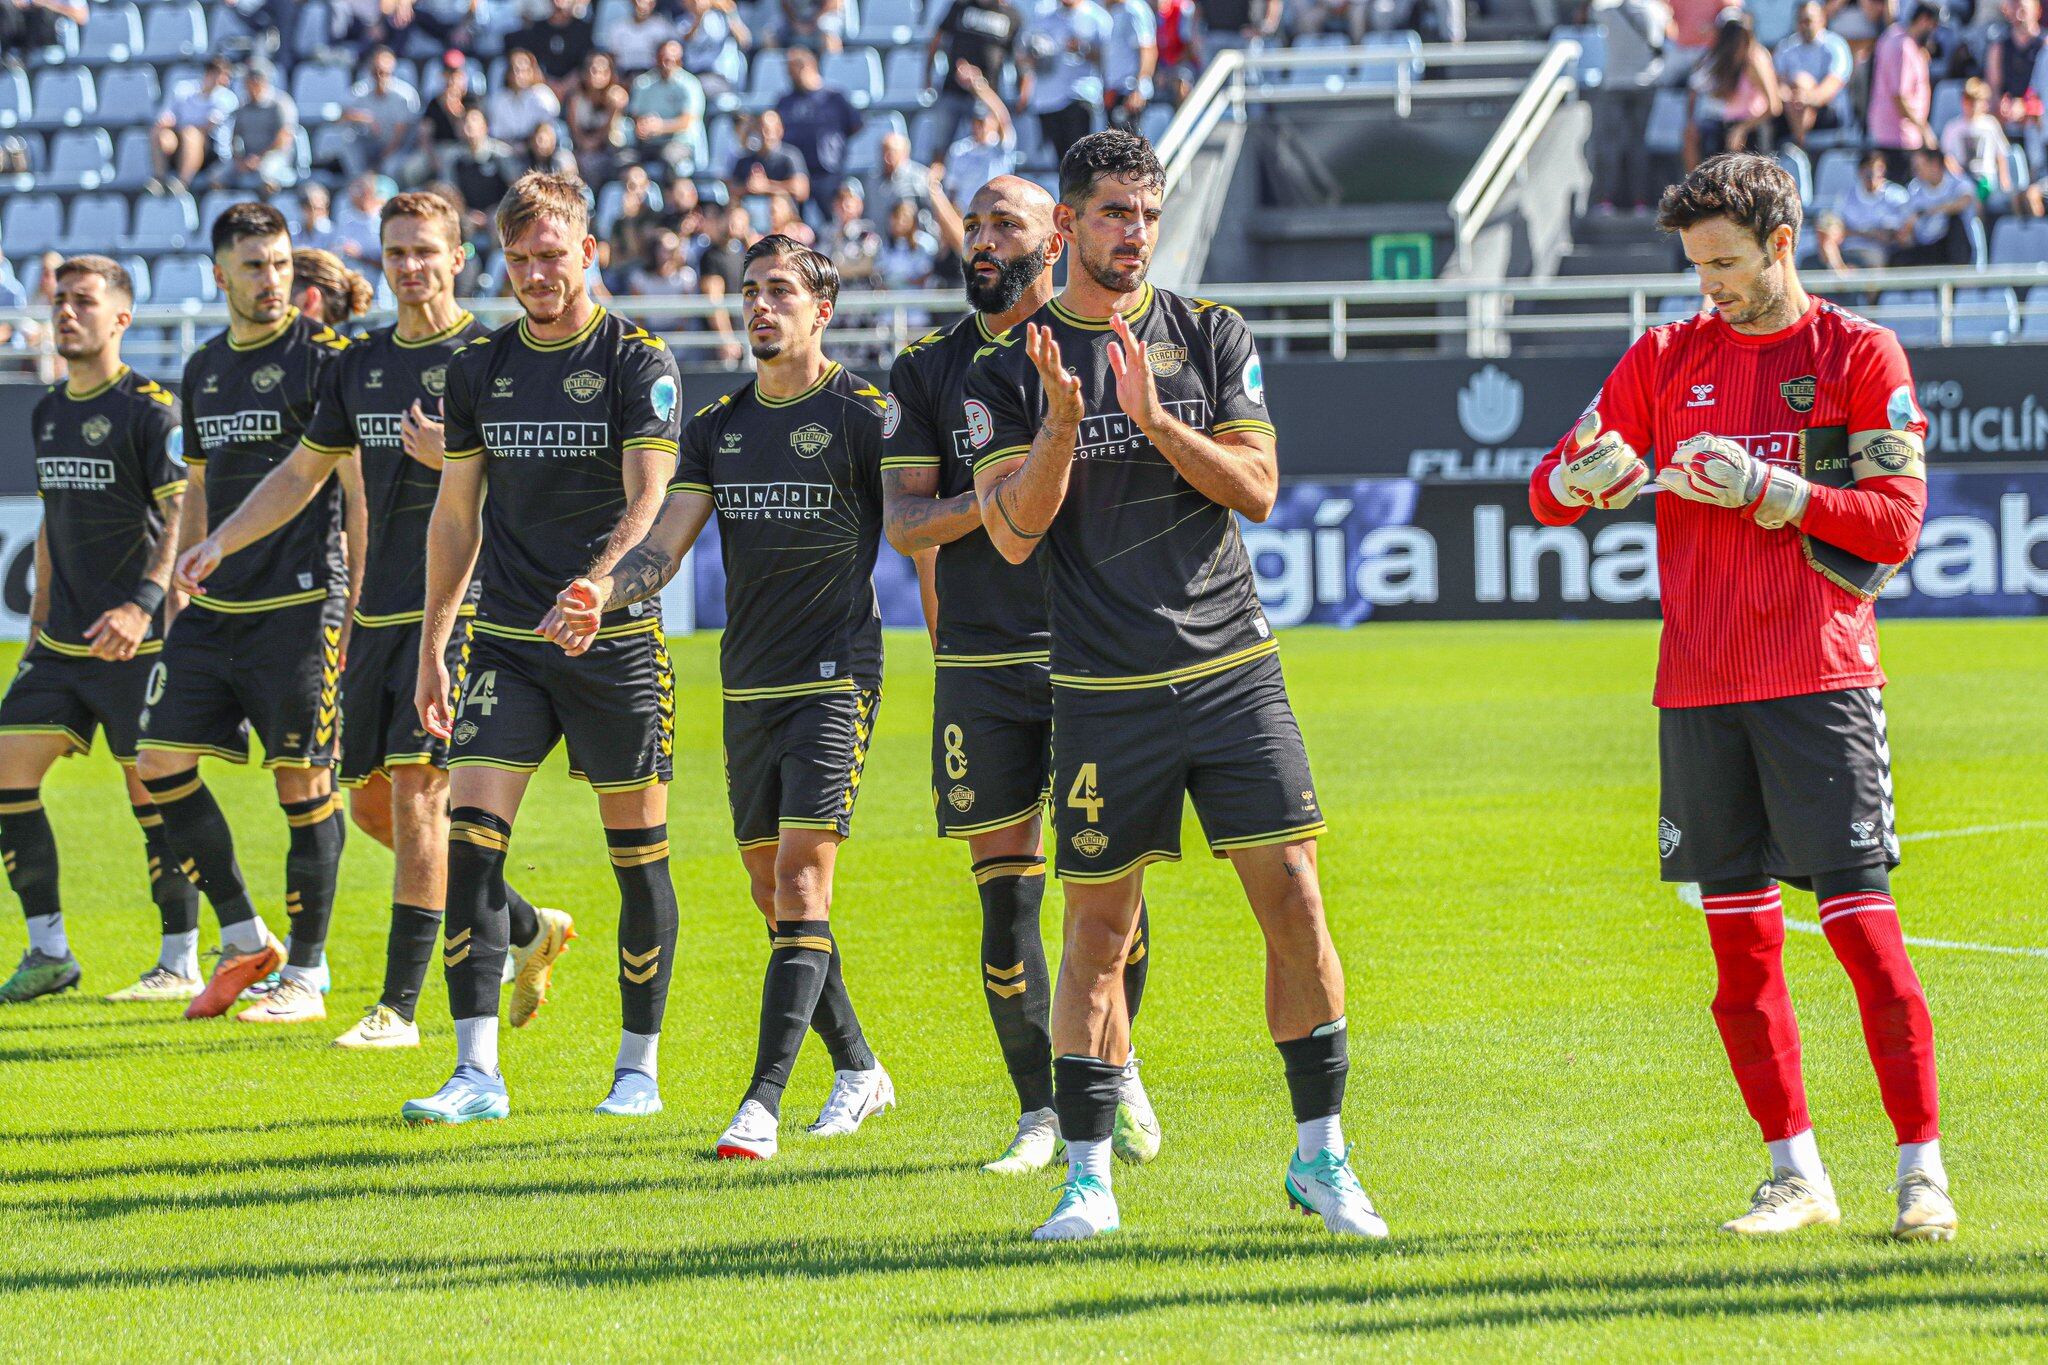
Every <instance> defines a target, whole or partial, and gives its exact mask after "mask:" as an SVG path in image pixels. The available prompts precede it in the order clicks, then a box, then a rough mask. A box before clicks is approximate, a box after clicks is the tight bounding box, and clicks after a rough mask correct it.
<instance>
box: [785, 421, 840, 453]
mask: <svg viewBox="0 0 2048 1365" xmlns="http://www.w3.org/2000/svg"><path fill="white" fill-rule="evenodd" d="M831 444H832V433H831V432H829V431H827V430H825V428H823V427H821V426H819V425H818V424H817V423H816V422H812V423H810V424H809V425H808V426H801V427H798V428H797V429H796V430H795V431H792V432H791V433H789V448H790V449H791V450H794V451H795V452H796V453H797V454H799V455H801V456H803V457H804V458H805V459H806V460H815V459H817V458H818V457H819V456H820V455H823V454H824V453H825V447H826V446H829V445H831Z"/></svg>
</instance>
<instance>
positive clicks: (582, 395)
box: [562, 370, 604, 403]
mask: <svg viewBox="0 0 2048 1365" xmlns="http://www.w3.org/2000/svg"><path fill="white" fill-rule="evenodd" d="M562 392H563V393H566V394H568V395H569V396H570V397H571V398H573V399H575V400H576V401H577V402H579V403H588V402H589V401H590V400H591V399H593V398H595V397H597V396H598V395H599V394H600V393H603V392H604V376H603V375H601V374H599V373H598V372H597V371H596V370H578V371H576V373H574V374H572V375H570V376H569V377H568V378H567V379H564V380H563V381H562Z"/></svg>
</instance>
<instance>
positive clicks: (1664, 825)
mask: <svg viewBox="0 0 2048 1365" xmlns="http://www.w3.org/2000/svg"><path fill="white" fill-rule="evenodd" d="M1684 837H1685V835H1684V834H1682V833H1681V832H1680V831H1679V828H1678V826H1676V825H1674V824H1672V823H1671V822H1670V821H1669V820H1659V821H1658V822H1657V853H1658V856H1660V857H1664V858H1669V857H1670V856H1671V855H1672V854H1673V853H1675V852H1676V851H1677V850H1678V841H1679V840H1680V839H1683V838H1684Z"/></svg>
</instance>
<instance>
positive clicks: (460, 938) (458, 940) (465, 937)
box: [446, 929, 476, 948]
mask: <svg viewBox="0 0 2048 1365" xmlns="http://www.w3.org/2000/svg"><path fill="white" fill-rule="evenodd" d="M474 932H476V931H475V930H473V929H464V930H463V931H462V932H461V933H459V934H452V935H450V936H449V939H448V942H447V945H446V946H447V947H450V948H457V947H460V946H461V945H463V944H465V943H467V942H469V936H470V935H471V934H472V933H474Z"/></svg>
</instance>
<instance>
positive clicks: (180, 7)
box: [142, 3, 206, 63]
mask: <svg viewBox="0 0 2048 1365" xmlns="http://www.w3.org/2000/svg"><path fill="white" fill-rule="evenodd" d="M204 51H206V11H205V10H203V9H201V8H200V7H199V6H197V5H194V4H189V3H172V4H166V5H151V6H150V7H149V8H148V9H147V10H145V11H143V15H142V56H143V59H144V60H145V61H151V62H157V63H163V62H176V61H182V60H184V59H186V58H188V57H197V56H198V55H199V54H201V53H202V52H204Z"/></svg>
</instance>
